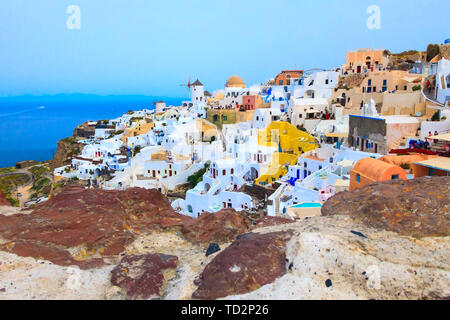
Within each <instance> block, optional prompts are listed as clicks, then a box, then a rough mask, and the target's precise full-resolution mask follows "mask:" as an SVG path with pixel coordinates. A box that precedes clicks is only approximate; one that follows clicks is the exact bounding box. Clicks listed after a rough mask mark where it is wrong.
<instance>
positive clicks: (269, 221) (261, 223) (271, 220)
mask: <svg viewBox="0 0 450 320" xmlns="http://www.w3.org/2000/svg"><path fill="white" fill-rule="evenodd" d="M294 222H295V220H291V219H286V218H282V217H263V218H261V219H258V220H257V221H256V223H255V225H254V226H253V229H258V228H265V227H271V226H278V225H281V224H288V223H294Z"/></svg>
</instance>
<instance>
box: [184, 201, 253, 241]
mask: <svg viewBox="0 0 450 320" xmlns="http://www.w3.org/2000/svg"><path fill="white" fill-rule="evenodd" d="M249 230H250V220H249V219H248V218H247V216H246V215H245V214H244V213H242V212H237V211H235V210H233V209H224V210H221V211H218V212H215V213H204V214H202V215H201V216H200V217H198V218H197V219H193V220H190V221H187V222H186V223H185V224H184V225H183V233H184V236H185V237H186V239H188V240H189V241H191V242H195V243H210V242H217V243H224V242H229V241H233V240H234V239H236V237H237V236H238V235H240V234H244V233H246V232H248V231H249Z"/></svg>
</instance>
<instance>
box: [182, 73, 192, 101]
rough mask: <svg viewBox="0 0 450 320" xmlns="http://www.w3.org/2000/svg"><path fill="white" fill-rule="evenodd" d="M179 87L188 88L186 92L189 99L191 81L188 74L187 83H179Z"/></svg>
mask: <svg viewBox="0 0 450 320" xmlns="http://www.w3.org/2000/svg"><path fill="white" fill-rule="evenodd" d="M180 87H187V89H188V94H189V99H190V98H191V87H192V83H191V76H190V75H189V76H188V82H187V84H180Z"/></svg>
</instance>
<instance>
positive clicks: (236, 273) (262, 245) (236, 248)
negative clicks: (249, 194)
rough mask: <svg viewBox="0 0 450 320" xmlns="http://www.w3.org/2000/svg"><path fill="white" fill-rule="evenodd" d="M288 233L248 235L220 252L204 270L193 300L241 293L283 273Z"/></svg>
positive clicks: (262, 284)
mask: <svg viewBox="0 0 450 320" xmlns="http://www.w3.org/2000/svg"><path fill="white" fill-rule="evenodd" d="M290 237H291V235H290V233H288V232H274V233H268V234H262V235H260V234H254V233H249V234H247V235H245V236H242V237H240V238H239V240H237V241H236V242H234V243H233V244H232V245H230V246H229V247H228V248H227V249H225V250H224V251H222V252H221V253H219V254H218V255H217V256H216V257H215V258H214V259H213V260H212V261H211V263H209V264H208V265H207V266H206V268H205V270H203V272H202V274H201V275H200V277H199V279H197V281H196V284H197V285H198V289H197V290H196V291H195V292H194V294H193V295H192V298H194V299H218V298H223V297H226V296H230V295H235V294H244V293H248V292H251V291H254V290H257V289H259V288H260V287H262V286H264V285H266V284H269V283H272V282H273V281H275V280H276V279H277V278H279V277H281V276H282V275H284V274H285V273H286V252H285V251H286V248H285V247H286V242H287V241H288V240H289V239H290Z"/></svg>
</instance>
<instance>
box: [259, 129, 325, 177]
mask: <svg viewBox="0 0 450 320" xmlns="http://www.w3.org/2000/svg"><path fill="white" fill-rule="evenodd" d="M258 144H259V145H261V146H267V147H275V148H277V149H278V152H276V153H275V154H274V157H273V160H272V163H271V164H270V167H269V169H268V171H267V172H265V173H264V174H263V175H261V176H260V177H259V178H258V179H257V180H256V183H257V184H260V185H266V184H270V183H273V182H275V181H276V180H278V179H279V178H281V177H282V176H284V175H285V174H287V166H289V165H295V164H296V163H297V160H298V156H299V155H301V154H303V153H304V152H308V151H311V150H314V149H316V148H317V145H316V143H315V140H314V138H313V137H312V136H311V135H309V134H308V133H306V132H304V131H301V130H298V129H297V128H296V127H295V126H293V125H292V124H290V123H288V122H283V121H275V122H272V123H271V124H270V125H269V126H268V127H267V128H266V129H263V130H259V132H258Z"/></svg>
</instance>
